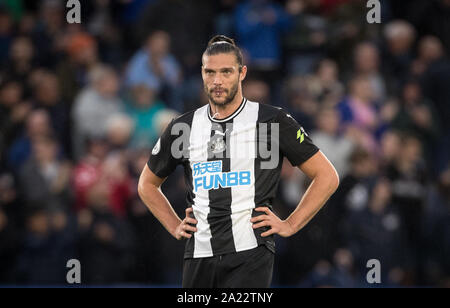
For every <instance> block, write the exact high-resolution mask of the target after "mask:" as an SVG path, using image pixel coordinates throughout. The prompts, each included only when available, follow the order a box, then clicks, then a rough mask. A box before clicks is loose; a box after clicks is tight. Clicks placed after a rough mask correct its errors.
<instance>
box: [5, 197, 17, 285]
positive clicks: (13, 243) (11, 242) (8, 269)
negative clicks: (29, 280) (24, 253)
mask: <svg viewBox="0 0 450 308" xmlns="http://www.w3.org/2000/svg"><path fill="white" fill-rule="evenodd" d="M0 193H2V194H3V191H1V192H0ZM2 201H3V200H2ZM2 203H3V202H2ZM19 251H20V230H19V229H18V226H17V225H16V224H15V222H14V220H13V219H11V216H10V215H8V214H7V212H6V211H5V210H4V209H3V204H2V206H0V260H2V262H1V263H0V284H7V283H11V281H14V280H15V277H14V276H15V275H14V274H15V273H14V266H15V263H16V258H17V255H18V253H19Z"/></svg>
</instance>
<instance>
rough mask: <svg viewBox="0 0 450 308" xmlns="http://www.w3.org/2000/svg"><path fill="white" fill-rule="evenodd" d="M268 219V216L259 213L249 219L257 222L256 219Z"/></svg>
mask: <svg viewBox="0 0 450 308" xmlns="http://www.w3.org/2000/svg"><path fill="white" fill-rule="evenodd" d="M267 219H269V216H267V215H259V216H255V217H253V218H251V219H250V221H251V222H258V221H262V220H267Z"/></svg>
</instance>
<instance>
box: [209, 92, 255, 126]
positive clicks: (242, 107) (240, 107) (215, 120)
mask: <svg viewBox="0 0 450 308" xmlns="http://www.w3.org/2000/svg"><path fill="white" fill-rule="evenodd" d="M246 103H247V99H246V98H245V97H243V98H242V102H241V104H240V105H239V107H238V109H236V110H235V111H234V112H233V113H232V114H230V115H229V116H228V117H226V118H224V119H213V117H212V116H211V105H210V104H209V103H208V111H207V113H208V118H209V119H210V120H211V121H212V122H216V123H223V122H227V121H229V120H231V119H233V118H234V117H236V116H237V115H238V114H239V113H240V112H241V111H242V109H244V107H245V104H246Z"/></svg>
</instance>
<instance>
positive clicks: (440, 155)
mask: <svg viewBox="0 0 450 308" xmlns="http://www.w3.org/2000/svg"><path fill="white" fill-rule="evenodd" d="M419 44H420V47H419V48H420V54H421V57H420V58H422V59H425V61H424V62H425V64H426V68H425V70H424V73H423V74H422V75H421V76H420V77H421V84H422V89H423V95H424V97H427V98H429V99H430V100H431V101H432V102H433V103H434V106H435V107H436V111H437V115H438V116H439V122H440V123H442V135H441V138H440V140H439V143H438V147H437V149H436V150H435V153H436V154H435V158H434V161H435V163H434V173H435V174H438V173H439V171H440V170H444V169H445V168H446V167H447V165H448V163H449V162H450V159H449V157H450V121H448V119H450V104H449V103H448V102H450V91H449V87H448V85H449V84H450V60H449V58H448V56H447V55H446V54H445V51H444V49H443V47H442V43H441V42H440V41H439V40H438V39H436V38H433V37H425V38H423V40H421V41H420V43H419Z"/></svg>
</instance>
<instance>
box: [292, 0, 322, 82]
mask: <svg viewBox="0 0 450 308" xmlns="http://www.w3.org/2000/svg"><path fill="white" fill-rule="evenodd" d="M312 2H313V1H307V0H288V1H287V2H286V11H287V13H289V14H290V15H291V18H292V29H291V30H290V31H289V32H288V33H287V34H286V38H285V47H286V49H287V53H288V54H287V57H288V59H289V60H288V63H287V67H288V69H289V71H290V73H291V74H293V75H296V74H306V73H311V72H312V71H313V69H314V66H315V65H316V63H317V62H318V61H319V60H320V59H321V58H322V57H324V56H325V52H326V49H325V46H326V44H327V40H328V32H329V31H328V23H327V21H326V19H325V18H324V17H322V16H320V15H318V14H317V13H316V12H314V8H315V6H314V4H313V3H312Z"/></svg>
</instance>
